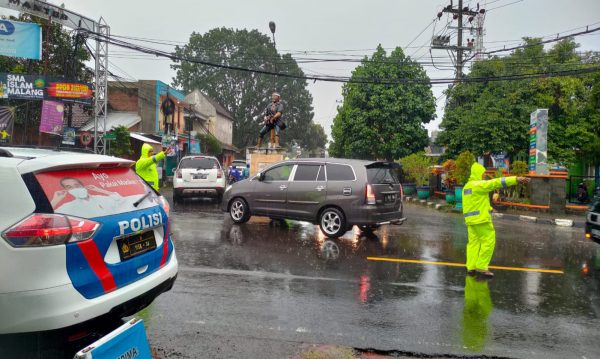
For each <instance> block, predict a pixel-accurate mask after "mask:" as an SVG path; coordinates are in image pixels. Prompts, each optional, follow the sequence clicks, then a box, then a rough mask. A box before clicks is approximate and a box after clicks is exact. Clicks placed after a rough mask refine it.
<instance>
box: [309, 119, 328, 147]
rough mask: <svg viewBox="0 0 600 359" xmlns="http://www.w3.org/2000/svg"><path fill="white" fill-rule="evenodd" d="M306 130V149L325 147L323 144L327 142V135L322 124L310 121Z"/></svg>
mask: <svg viewBox="0 0 600 359" xmlns="http://www.w3.org/2000/svg"><path fill="white" fill-rule="evenodd" d="M307 132H308V136H307V138H306V141H305V143H304V145H305V146H306V149H307V150H308V151H310V152H314V151H316V150H318V149H321V148H325V144H326V143H327V135H326V134H325V130H324V129H323V126H321V125H320V124H318V123H313V122H311V123H310V125H309V127H308V131H307Z"/></svg>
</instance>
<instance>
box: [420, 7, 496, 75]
mask: <svg viewBox="0 0 600 359" xmlns="http://www.w3.org/2000/svg"><path fill="white" fill-rule="evenodd" d="M444 13H448V14H452V17H453V19H454V20H458V26H457V27H454V26H449V27H448V28H449V29H452V30H456V31H457V41H456V46H454V45H450V39H451V36H450V35H438V36H434V37H433V39H431V48H432V49H438V50H447V51H449V52H450V51H452V52H455V53H456V56H452V57H453V61H454V65H455V68H456V74H455V80H456V81H455V82H456V83H460V82H461V81H462V74H463V67H464V55H465V52H470V51H472V50H473V47H474V45H475V40H468V41H467V46H463V31H464V30H465V27H464V26H463V24H464V22H463V20H464V19H463V16H468V17H469V18H468V20H469V23H470V24H473V20H474V19H475V18H476V17H477V16H478V15H480V14H481V15H483V14H485V10H484V9H479V4H477V9H476V10H472V9H469V7H468V6H467V7H463V0H458V7H456V8H454V5H453V0H450V5H447V6H446V7H445V8H444V9H442V11H440V12H439V13H438V14H437V17H438V19H440V18H441V17H442V15H443V14H444ZM478 19H479V18H478ZM476 26H478V28H477V29H476V31H477V33H478V34H479V35H481V34H482V29H481V28H480V27H482V26H483V20H482V21H478V22H476ZM470 27H471V28H473V26H472V25H471V26H470ZM477 40H478V42H479V41H481V42H482V41H483V39H482V38H480V37H478V39H477Z"/></svg>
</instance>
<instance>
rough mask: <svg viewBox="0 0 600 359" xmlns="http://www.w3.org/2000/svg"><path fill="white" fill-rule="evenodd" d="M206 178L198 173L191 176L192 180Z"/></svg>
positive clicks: (203, 174)
mask: <svg viewBox="0 0 600 359" xmlns="http://www.w3.org/2000/svg"><path fill="white" fill-rule="evenodd" d="M207 176H208V175H207V174H206V173H200V174H195V175H192V178H193V179H206V177H207Z"/></svg>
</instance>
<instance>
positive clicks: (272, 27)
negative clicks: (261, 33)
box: [269, 21, 277, 48]
mask: <svg viewBox="0 0 600 359" xmlns="http://www.w3.org/2000/svg"><path fill="white" fill-rule="evenodd" d="M269 29H270V30H271V34H272V35H273V46H274V47H275V48H277V44H276V43H275V21H269Z"/></svg>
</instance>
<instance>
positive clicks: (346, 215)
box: [222, 158, 406, 238]
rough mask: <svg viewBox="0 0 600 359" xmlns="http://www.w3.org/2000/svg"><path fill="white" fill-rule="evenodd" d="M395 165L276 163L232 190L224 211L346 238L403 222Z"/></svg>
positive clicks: (315, 160) (318, 161) (320, 160)
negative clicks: (299, 224)
mask: <svg viewBox="0 0 600 359" xmlns="http://www.w3.org/2000/svg"><path fill="white" fill-rule="evenodd" d="M395 166H396V165H395V164H394V163H389V162H379V161H360V160H348V159H334V158H312V159H300V160H289V161H283V162H279V163H276V164H274V165H272V166H270V167H268V168H267V169H265V170H264V171H262V172H260V173H258V174H257V175H256V176H254V177H251V178H249V179H247V180H244V181H241V182H237V183H234V184H233V185H232V186H229V187H227V189H226V190H225V194H224V197H223V202H222V210H223V211H224V212H229V214H230V216H231V219H232V220H233V221H234V222H235V223H244V222H247V221H248V220H249V219H250V217H251V216H266V217H270V218H273V219H294V220H299V221H308V222H311V223H314V224H319V226H320V227H321V230H322V231H323V233H324V234H325V235H327V236H328V237H331V238H337V237H340V236H342V235H343V234H344V233H346V231H348V230H350V229H351V228H352V226H354V225H357V226H359V227H360V228H361V229H362V230H364V231H372V230H375V229H376V228H377V227H379V226H380V225H382V224H402V223H403V222H404V221H405V220H406V218H404V217H403V216H402V211H403V208H402V197H403V193H402V186H401V185H400V183H399V181H398V178H397V176H396V175H395V174H394V168H395Z"/></svg>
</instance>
